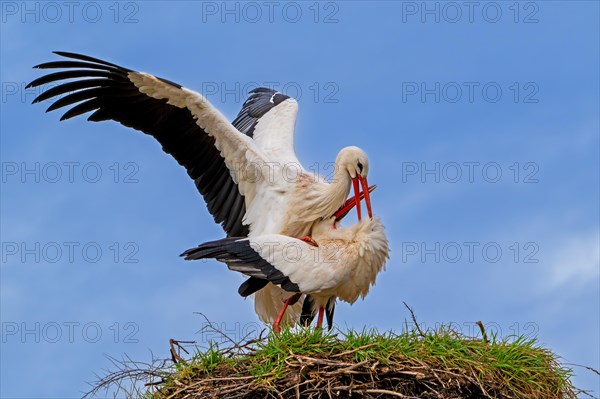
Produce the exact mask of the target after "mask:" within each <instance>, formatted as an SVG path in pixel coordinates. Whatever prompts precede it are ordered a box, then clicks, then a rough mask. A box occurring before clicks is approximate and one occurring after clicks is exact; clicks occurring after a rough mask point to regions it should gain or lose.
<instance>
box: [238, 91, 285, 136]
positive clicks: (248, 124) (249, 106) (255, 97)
mask: <svg viewBox="0 0 600 399" xmlns="http://www.w3.org/2000/svg"><path fill="white" fill-rule="evenodd" d="M287 98H290V97H289V96H286V95H285V94H282V93H280V92H278V91H276V90H273V89H268V88H266V87H259V88H257V89H254V90H251V91H250V97H248V99H247V100H246V101H245V102H244V105H243V106H242V109H241V111H240V112H239V114H238V115H237V117H236V118H235V120H234V121H233V126H235V127H236V129H238V130H239V131H240V132H242V133H244V134H246V135H248V136H250V137H253V136H254V128H255V127H256V124H257V123H258V120H259V119H260V118H262V117H263V116H264V115H265V114H266V113H267V112H269V111H270V110H271V109H272V108H273V107H275V106H276V105H277V104H279V103H281V102H282V101H283V100H285V99H287Z"/></svg>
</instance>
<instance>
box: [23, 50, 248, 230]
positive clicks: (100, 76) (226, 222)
mask: <svg viewBox="0 0 600 399" xmlns="http://www.w3.org/2000/svg"><path fill="white" fill-rule="evenodd" d="M55 53H56V54H58V55H60V56H63V57H67V58H71V59H75V60H77V61H71V60H63V61H53V62H48V63H45V64H41V65H38V66H37V68H39V69H56V68H61V69H66V70H63V71H59V72H55V73H50V74H47V75H44V76H42V77H40V78H38V79H35V80H34V81H32V82H31V83H30V84H29V85H28V86H27V87H28V88H29V87H37V86H42V85H45V84H48V83H52V82H57V81H61V82H60V85H59V86H57V87H52V88H50V89H48V90H46V91H45V92H43V93H42V94H41V95H40V96H38V97H37V98H36V99H35V100H34V103H35V102H39V101H43V100H48V99H53V98H55V97H57V96H59V95H62V94H66V93H72V94H68V95H67V96H65V97H63V98H60V99H57V100H56V101H55V102H54V103H53V104H52V105H51V106H50V108H49V109H48V110H49V111H51V110H55V109H58V108H61V107H65V106H70V105H73V104H75V103H78V104H77V105H74V106H73V107H72V108H70V109H69V110H68V111H66V113H65V114H64V115H63V116H62V118H61V120H64V119H69V118H72V117H75V116H78V115H81V114H84V113H87V112H90V111H93V113H92V114H91V115H90V116H89V118H88V120H89V121H93V122H97V121H103V120H114V121H117V122H119V123H121V124H122V125H124V126H127V127H131V128H133V129H136V130H140V131H142V132H144V133H146V134H148V135H150V136H152V137H154V138H155V139H156V140H157V141H158V142H159V143H160V144H161V145H162V148H163V150H164V151H165V152H166V153H168V154H170V155H172V156H173V157H174V158H175V159H176V160H177V162H178V163H179V164H181V165H182V166H184V167H185V168H186V170H187V172H188V174H189V176H190V177H191V178H192V179H193V180H194V182H195V183H196V187H197V189H198V191H200V193H201V194H202V196H203V197H204V198H205V200H206V201H207V207H208V210H209V212H210V213H211V214H212V215H213V217H214V219H215V221H216V222H217V223H220V224H221V225H222V226H223V228H224V229H225V232H226V233H227V235H228V236H232V235H235V236H246V235H248V226H244V225H242V218H243V216H244V214H245V213H246V209H245V201H244V197H243V196H242V195H241V194H240V193H239V190H238V189H237V186H236V184H235V183H234V181H233V179H232V178H231V175H230V174H229V171H228V169H227V168H226V166H225V162H224V159H223V158H222V157H221V155H220V153H219V151H218V150H217V149H216V147H215V140H214V138H212V137H211V136H209V135H208V134H207V133H206V132H205V131H204V130H203V129H202V128H200V127H199V126H198V125H197V124H196V122H195V120H194V117H193V115H192V113H191V112H190V111H189V110H188V109H185V108H178V107H175V106H173V105H170V104H167V100H164V99H163V100H157V99H154V98H151V97H149V96H147V95H145V94H143V93H141V92H140V91H139V90H138V88H137V87H136V86H135V85H134V84H133V82H131V81H130V80H129V77H128V74H129V73H130V72H133V71H132V70H131V69H127V68H123V67H120V66H118V65H116V64H112V63H110V62H106V61H102V60H99V59H97V58H93V57H89V56H85V55H81V54H74V53H67V52H59V51H57V52H55ZM90 78H91V79H90ZM70 79H76V80H74V81H66V82H65V80H70ZM159 79H160V78H159ZM161 80H162V81H163V82H165V83H167V84H171V85H173V86H175V87H178V88H181V86H179V85H178V84H176V83H173V82H170V81H168V80H165V79H161ZM236 127H237V126H236ZM243 133H245V132H243ZM199 154H201V156H199ZM210 172H216V173H220V174H221V175H220V176H210V175H209V173H210ZM205 183H206V184H205ZM222 193H227V196H226V197H225V196H224V195H223V194H222ZM214 198H219V199H220V200H219V201H217V200H215V201H210V199H214Z"/></svg>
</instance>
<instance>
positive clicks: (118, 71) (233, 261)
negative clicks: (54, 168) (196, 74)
mask: <svg viewBox="0 0 600 399" xmlns="http://www.w3.org/2000/svg"><path fill="white" fill-rule="evenodd" d="M56 54H58V55H59V56H62V57H65V58H67V59H66V60H65V59H63V60H60V61H53V62H48V63H44V64H41V65H38V66H37V67H36V68H40V69H57V68H58V69H62V70H61V71H59V72H55V73H50V74H48V75H45V76H42V77H40V78H38V79H36V80H34V81H33V82H31V83H30V84H29V85H28V86H27V87H37V86H42V85H47V84H49V83H53V82H59V81H60V82H61V84H59V85H57V86H54V87H51V88H49V89H47V90H46V91H44V92H43V93H42V94H41V95H40V96H38V97H37V98H36V99H35V100H34V103H35V102H40V101H44V100H48V99H55V100H54V102H53V103H52V104H51V105H50V107H49V108H48V110H47V111H52V110H55V109H58V108H62V107H65V106H72V107H71V108H70V109H69V110H68V111H67V112H65V114H64V115H63V116H62V118H61V120H64V119H69V118H72V117H74V116H78V115H81V114H84V113H88V112H92V114H91V115H90V116H89V117H88V120H89V121H94V122H97V121H104V120H114V121H117V122H119V123H121V124H123V125H125V126H127V127H131V128H134V129H136V130H140V131H142V132H143V133H146V134H148V135H150V136H153V137H154V138H155V139H156V140H157V141H158V142H159V143H160V144H161V145H162V149H163V150H164V151H165V152H166V153H168V154H171V155H172V156H173V157H174V158H175V160H176V161H177V162H178V163H179V164H181V165H182V166H183V167H185V168H186V170H187V172H188V175H189V176H190V177H191V178H192V179H193V180H194V183H195V185H196V187H197V189H198V191H199V192H200V193H201V194H202V196H203V197H204V200H205V201H206V204H207V207H208V210H209V212H210V213H211V214H212V216H213V217H214V219H215V222H217V223H220V224H221V225H222V227H223V229H224V230H225V233H226V234H227V238H225V239H223V240H218V241H213V242H210V243H205V244H202V245H200V246H199V247H197V248H194V249H191V250H188V251H186V252H185V253H184V254H183V255H184V256H186V259H200V258H215V259H218V260H220V261H223V262H225V263H226V264H227V265H228V267H229V268H230V269H231V270H235V271H238V272H241V273H243V274H245V275H246V276H248V279H247V280H246V281H245V282H244V283H243V284H242V285H241V286H240V288H239V293H240V294H241V295H242V296H244V297H246V296H249V295H251V294H255V310H256V312H257V314H258V316H259V317H260V318H261V320H263V321H265V322H272V323H274V328H275V329H276V330H278V329H279V328H280V325H281V324H288V325H293V324H294V323H295V322H297V320H299V319H300V316H302V321H303V322H309V321H310V320H312V318H313V317H314V315H315V313H316V311H317V310H318V311H319V318H318V323H317V324H318V325H321V324H322V321H323V313H324V310H325V308H327V318H328V322H329V325H331V320H332V317H333V309H334V306H335V298H336V297H339V298H341V299H343V300H345V301H348V302H354V301H355V300H356V299H357V298H358V297H359V296H361V295H362V296H364V295H365V294H366V293H367V291H368V289H369V287H370V285H371V284H373V283H374V282H375V277H376V275H377V273H378V272H379V271H380V270H381V269H382V268H383V267H384V265H385V261H386V259H387V257H388V244H387V239H386V237H385V234H384V232H383V227H382V225H381V222H380V221H379V219H378V218H376V217H373V216H372V211H371V203H370V196H369V192H370V189H369V187H368V182H367V174H368V171H369V162H368V159H367V156H366V154H365V153H364V152H363V151H362V150H360V149H359V148H357V147H346V148H344V149H342V150H341V151H340V153H339V155H338V156H337V159H336V162H335V169H334V174H333V179H332V181H331V182H327V181H326V180H325V179H324V178H322V177H320V176H315V175H314V174H313V173H309V172H307V171H306V170H305V169H304V168H302V167H301V164H300V162H299V160H298V158H297V157H296V154H295V151H294V144H293V136H294V127H295V121H296V114H297V111H298V104H297V102H296V101H295V100H294V99H293V98H290V97H288V96H286V95H284V94H282V93H279V92H277V91H275V90H272V89H266V88H259V89H255V90H253V91H252V92H251V95H250V97H249V98H248V99H247V100H246V102H245V103H244V105H243V107H242V110H241V111H240V113H239V114H238V116H237V118H236V119H235V120H234V121H233V123H229V121H227V119H226V118H225V117H224V116H223V115H222V114H221V113H220V112H219V111H218V110H217V109H216V108H214V107H213V106H212V104H210V103H209V101H208V100H207V99H206V98H205V97H203V96H202V95H200V94H198V93H195V92H193V91H190V90H188V89H186V88H184V87H182V86H180V85H178V84H175V83H173V82H170V81H168V80H165V79H161V78H158V77H155V76H152V75H149V74H146V73H141V72H136V71H133V70H131V69H127V68H123V67H120V66H118V65H115V64H112V63H109V62H106V61H102V60H99V59H96V58H92V57H89V56H85V55H80V54H73V53H65V52H56ZM59 96H61V97H60V98H58V99H56V97H59ZM290 165H293V166H294V167H295V169H296V170H299V172H298V173H297V175H296V177H295V178H294V179H290V178H289V173H288V171H289V167H290ZM250 169H252V171H253V173H248V171H249V170H250ZM351 187H353V189H354V199H353V200H351V201H348V202H347V201H346V198H347V197H348V195H349V193H350V189H351ZM361 188H362V192H361ZM362 197H364V199H365V202H366V205H367V212H368V216H369V217H368V218H364V219H362V217H361V216H362V215H361V207H360V200H361V198H362ZM353 206H357V212H358V215H359V220H360V221H359V223H358V224H355V225H353V226H350V227H346V228H340V227H339V226H338V223H339V221H340V220H341V218H343V217H344V216H345V215H346V214H347V213H348V212H349V210H350V209H351V208H352V207H353ZM309 236H310V238H309ZM315 243H316V245H315ZM292 247H294V248H296V249H297V250H298V255H297V256H296V257H295V258H290V257H289V254H288V253H287V252H286V251H289V250H290V248H292ZM334 247H335V248H334ZM332 248H333V249H332ZM301 294H306V295H307V297H306V298H305V299H304V298H301ZM300 299H303V300H300ZM286 308H287V312H286Z"/></svg>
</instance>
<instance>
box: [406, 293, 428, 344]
mask: <svg viewBox="0 0 600 399" xmlns="http://www.w3.org/2000/svg"><path fill="white" fill-rule="evenodd" d="M402 303H403V304H404V306H406V309H408V311H409V312H410V317H411V318H412V321H413V323H415V327H416V328H417V331H418V332H419V335H420V336H421V337H423V338H425V337H426V336H427V335H425V333H424V332H423V331H422V330H421V327H419V323H417V318H416V316H415V312H413V310H412V309H411V307H410V306H408V305H407V304H406V302H404V301H403V302H402Z"/></svg>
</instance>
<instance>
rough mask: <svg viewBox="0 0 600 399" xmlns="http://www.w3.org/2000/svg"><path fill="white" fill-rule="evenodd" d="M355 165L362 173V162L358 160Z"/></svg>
mask: <svg viewBox="0 0 600 399" xmlns="http://www.w3.org/2000/svg"><path fill="white" fill-rule="evenodd" d="M356 166H358V171H359V172H360V173H362V171H363V164H362V163H360V161H358V163H357V164H356Z"/></svg>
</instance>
